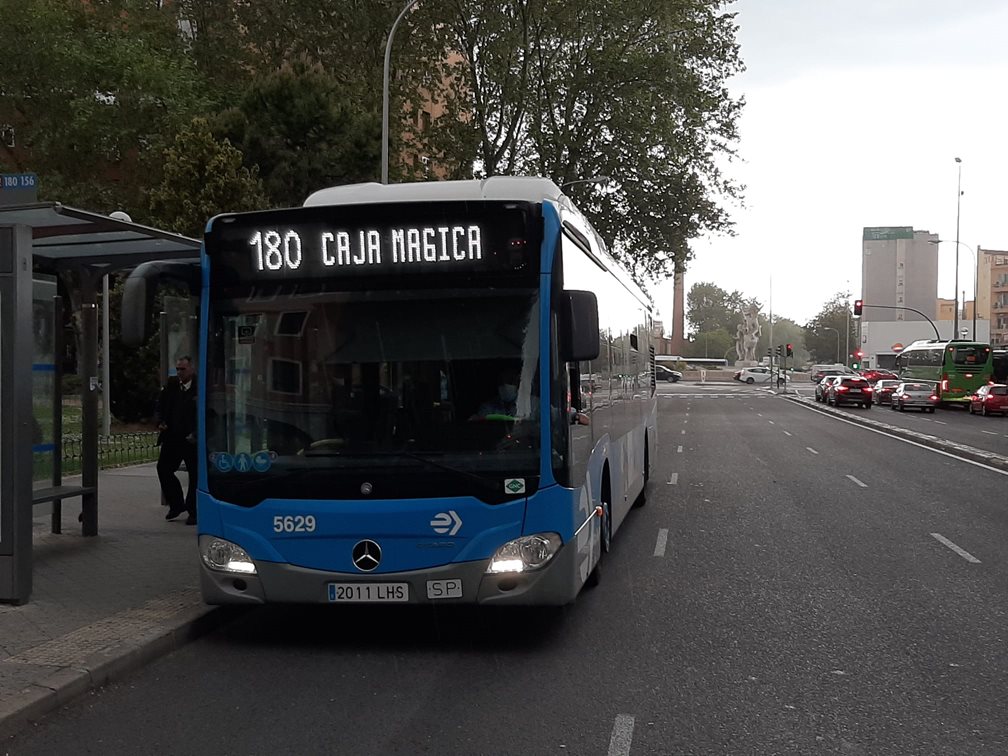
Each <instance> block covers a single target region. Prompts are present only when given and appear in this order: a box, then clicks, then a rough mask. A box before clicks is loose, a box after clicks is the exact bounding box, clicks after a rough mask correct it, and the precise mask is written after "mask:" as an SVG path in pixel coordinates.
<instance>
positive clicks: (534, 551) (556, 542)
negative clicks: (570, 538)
mask: <svg viewBox="0 0 1008 756" xmlns="http://www.w3.org/2000/svg"><path fill="white" fill-rule="evenodd" d="M561 545H562V544H561V542H560V534H559V533H536V534H534V535H528V536H522V537H521V538H515V539H514V540H513V541H508V542H507V543H505V544H504V545H503V546H501V547H500V548H499V549H497V552H496V553H495V554H494V555H493V557H492V558H491V559H490V564H489V565H488V566H487V569H486V571H487V574H488V575H495V574H500V573H502V572H530V571H532V570H538V569H539V568H541V567H544V566H545V565H546V563H547V562H549V560H550V559H552V558H553V557H554V556H555V555H556V553H557V552H558V551H559V550H560V546H561Z"/></svg>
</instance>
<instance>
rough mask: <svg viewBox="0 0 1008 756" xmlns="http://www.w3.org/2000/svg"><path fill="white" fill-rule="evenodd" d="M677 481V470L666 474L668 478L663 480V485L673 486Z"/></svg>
mask: <svg viewBox="0 0 1008 756" xmlns="http://www.w3.org/2000/svg"><path fill="white" fill-rule="evenodd" d="M678 483H679V473H677V472H676V473H672V474H670V475H669V476H668V480H667V481H665V485H667V486H675V485H678Z"/></svg>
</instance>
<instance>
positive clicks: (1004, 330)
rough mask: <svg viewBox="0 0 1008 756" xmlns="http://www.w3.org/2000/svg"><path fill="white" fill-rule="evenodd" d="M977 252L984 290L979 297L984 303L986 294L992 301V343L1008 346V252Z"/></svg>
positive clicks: (990, 312)
mask: <svg viewBox="0 0 1008 756" xmlns="http://www.w3.org/2000/svg"><path fill="white" fill-rule="evenodd" d="M977 253H978V254H979V255H980V266H979V267H980V276H979V285H980V287H981V288H980V291H981V292H982V293H981V294H980V295H979V296H978V297H977V299H979V300H980V302H981V304H983V299H984V295H986V296H987V297H988V299H989V301H990V306H989V314H990V343H991V346H994V347H1001V348H1004V347H1008V252H1005V251H1001V250H994V249H978V250H977Z"/></svg>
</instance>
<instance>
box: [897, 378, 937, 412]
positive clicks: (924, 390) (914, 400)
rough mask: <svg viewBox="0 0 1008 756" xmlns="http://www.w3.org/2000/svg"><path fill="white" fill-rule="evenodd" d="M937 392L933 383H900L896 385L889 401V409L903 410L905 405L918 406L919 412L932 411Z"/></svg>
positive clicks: (935, 404)
mask: <svg viewBox="0 0 1008 756" xmlns="http://www.w3.org/2000/svg"><path fill="white" fill-rule="evenodd" d="M937 406H938V394H937V392H936V391H935V385H934V384H933V383H926V382H925V383H921V382H914V383H906V382H904V383H901V384H900V385H899V386H897V387H896V390H895V391H894V392H893V394H892V400H891V402H890V408H891V409H894V410H896V409H898V410H899V411H900V412H903V411H904V410H905V409H906V408H907V407H919V408H920V411H921V412H934V411H935V407H937Z"/></svg>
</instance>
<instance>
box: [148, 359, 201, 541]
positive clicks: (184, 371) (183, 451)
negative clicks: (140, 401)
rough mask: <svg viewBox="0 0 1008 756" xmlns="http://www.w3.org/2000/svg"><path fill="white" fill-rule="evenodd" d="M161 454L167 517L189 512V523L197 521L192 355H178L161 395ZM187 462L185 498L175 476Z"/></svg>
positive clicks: (159, 406)
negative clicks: (173, 373)
mask: <svg viewBox="0 0 1008 756" xmlns="http://www.w3.org/2000/svg"><path fill="white" fill-rule="evenodd" d="M158 430H159V431H161V433H160V434H159V435H158V443H159V444H160V445H161V452H160V453H159V454H158V463H157V473H158V479H159V480H160V481H161V493H162V494H163V495H164V499H165V502H166V503H167V504H168V514H167V515H165V519H166V520H174V519H175V518H176V517H178V516H179V515H180V514H182V513H183V512H188V513H189V517H188V518H187V519H186V525H195V524H196V369H195V368H194V367H193V364H192V358H191V357H179V359H178V361H177V362H176V363H175V376H174V377H173V378H169V379H168V383H166V384H165V386H164V388H163V389H161V395H160V396H159V397H158ZM182 462H185V466H186V473H187V475H188V478H189V486H188V490H187V491H186V495H185V499H183V498H182V484H181V483H179V479H178V478H177V477H176V476H175V473H176V471H178V469H179V465H180V464H182Z"/></svg>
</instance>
